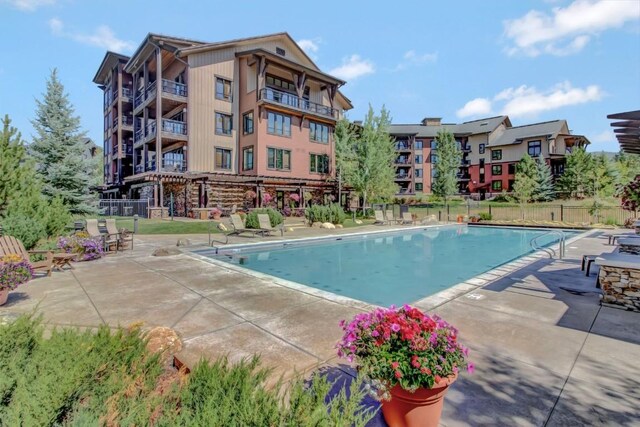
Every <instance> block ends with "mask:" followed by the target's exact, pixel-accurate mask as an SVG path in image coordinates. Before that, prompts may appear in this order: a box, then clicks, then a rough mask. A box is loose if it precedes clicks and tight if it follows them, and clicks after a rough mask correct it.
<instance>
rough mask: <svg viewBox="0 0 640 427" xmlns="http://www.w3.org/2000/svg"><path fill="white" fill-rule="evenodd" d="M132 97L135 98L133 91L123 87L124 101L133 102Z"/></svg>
mask: <svg viewBox="0 0 640 427" xmlns="http://www.w3.org/2000/svg"><path fill="white" fill-rule="evenodd" d="M132 97H133V91H132V90H131V89H130V88H128V87H123V88H122V98H123V100H124V98H127V100H131V98H132Z"/></svg>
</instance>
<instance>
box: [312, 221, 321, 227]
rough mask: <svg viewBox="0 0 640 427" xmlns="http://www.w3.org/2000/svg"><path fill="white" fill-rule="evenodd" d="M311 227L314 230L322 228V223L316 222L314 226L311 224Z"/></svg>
mask: <svg viewBox="0 0 640 427" xmlns="http://www.w3.org/2000/svg"><path fill="white" fill-rule="evenodd" d="M311 227H313V228H322V223H321V222H317V221H316V222H314V223H313V224H311Z"/></svg>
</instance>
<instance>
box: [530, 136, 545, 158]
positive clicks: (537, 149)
mask: <svg viewBox="0 0 640 427" xmlns="http://www.w3.org/2000/svg"><path fill="white" fill-rule="evenodd" d="M541 152H542V142H541V141H540V140H537V141H529V151H528V153H529V155H530V156H531V157H538V156H539V155H540V153H541Z"/></svg>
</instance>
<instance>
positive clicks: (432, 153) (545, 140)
mask: <svg viewBox="0 0 640 427" xmlns="http://www.w3.org/2000/svg"><path fill="white" fill-rule="evenodd" d="M440 130H447V131H449V132H451V133H453V135H454V138H455V140H456V142H457V144H458V148H459V149H460V150H461V152H462V160H461V162H460V167H459V169H458V171H457V176H458V192H459V193H460V194H474V195H477V196H479V197H480V198H484V197H486V196H487V195H488V194H492V193H501V192H503V191H507V192H508V191H511V189H512V187H513V182H514V180H515V166H516V164H517V163H518V162H519V161H520V159H521V158H522V157H523V156H524V154H525V153H528V154H529V155H530V156H532V157H536V158H538V157H540V156H542V158H543V159H544V160H545V161H546V162H547V164H549V166H550V167H551V171H552V173H553V175H554V177H556V178H557V177H558V176H560V175H561V174H562V173H563V172H564V165H565V157H566V155H567V154H568V153H570V152H571V150H572V149H573V148H574V147H580V146H586V145H587V144H589V140H588V139H587V138H586V137H584V136H583V135H574V134H572V133H571V131H570V130H569V127H568V124H567V121H566V120H553V121H547V122H541V123H533V124H529V125H523V126H513V125H512V124H511V120H510V119H509V117H508V116H497V117H489V118H485V119H479V120H473V121H468V122H464V123H459V124H455V123H441V119H440V118H425V119H423V120H422V122H421V123H419V124H395V125H391V126H390V134H391V135H392V136H393V137H394V138H395V140H396V151H397V153H398V156H397V159H396V183H397V184H398V187H399V194H403V195H404V194H429V193H431V186H432V183H433V177H434V174H435V170H434V167H433V165H434V164H435V163H436V162H437V161H438V147H437V143H436V136H437V134H438V132H439V131H440Z"/></svg>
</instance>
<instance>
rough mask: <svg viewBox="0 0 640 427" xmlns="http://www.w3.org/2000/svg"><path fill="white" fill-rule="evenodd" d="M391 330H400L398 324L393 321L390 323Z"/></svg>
mask: <svg viewBox="0 0 640 427" xmlns="http://www.w3.org/2000/svg"><path fill="white" fill-rule="evenodd" d="M391 330H392V331H393V332H400V325H398V324H397V323H393V324H392V325H391Z"/></svg>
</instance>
